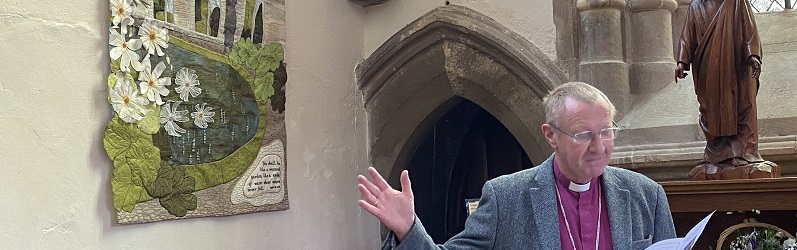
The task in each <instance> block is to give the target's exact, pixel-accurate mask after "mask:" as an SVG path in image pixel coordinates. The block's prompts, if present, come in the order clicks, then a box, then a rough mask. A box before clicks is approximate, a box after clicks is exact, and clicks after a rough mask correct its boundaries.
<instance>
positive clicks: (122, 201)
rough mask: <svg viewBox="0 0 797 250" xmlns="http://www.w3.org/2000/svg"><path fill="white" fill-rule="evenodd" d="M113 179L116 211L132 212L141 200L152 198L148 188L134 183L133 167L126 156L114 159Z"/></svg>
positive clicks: (112, 185)
mask: <svg viewBox="0 0 797 250" xmlns="http://www.w3.org/2000/svg"><path fill="white" fill-rule="evenodd" d="M114 166H116V167H115V168H114V170H113V179H112V180H111V188H112V189H113V207H114V209H116V211H122V210H124V211H126V212H131V211H133V208H134V207H135V205H136V204H138V203H139V202H143V201H147V200H150V199H151V198H150V197H149V195H147V191H146V189H144V187H142V186H140V185H136V184H135V183H133V179H135V178H134V177H133V169H132V168H131V167H130V165H129V164H128V163H127V158H126V157H124V156H121V157H117V158H116V159H114Z"/></svg>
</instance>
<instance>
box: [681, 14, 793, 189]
mask: <svg viewBox="0 0 797 250" xmlns="http://www.w3.org/2000/svg"><path fill="white" fill-rule="evenodd" d="M678 51H679V52H678V54H677V55H676V56H677V60H678V66H677V67H676V69H675V77H676V81H677V80H678V78H684V77H686V75H687V74H686V73H684V71H689V70H690V66H691V71H692V73H694V75H693V77H692V78H693V80H694V84H695V94H696V95H697V100H698V102H699V103H700V122H699V123H700V128H701V129H702V130H703V133H704V134H705V136H706V148H705V152H704V154H703V161H702V162H701V163H700V164H699V165H698V166H697V167H695V168H694V169H693V170H692V171H691V172H690V173H689V177H690V179H692V180H706V179H746V178H766V177H780V167H779V166H778V165H776V164H775V163H772V162H769V161H764V159H762V158H761V155H759V154H758V123H757V116H756V95H757V93H758V86H759V82H758V77H759V75H760V73H761V58H762V52H761V43H760V41H759V39H758V31H757V29H756V24H755V18H754V17H753V12H752V8H751V7H750V3H749V2H748V1H747V0H693V1H692V4H691V5H690V6H689V8H688V10H687V16H686V22H685V24H684V29H683V31H682V32H681V39H680V43H679V45H678Z"/></svg>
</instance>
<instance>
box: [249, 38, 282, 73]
mask: <svg viewBox="0 0 797 250" xmlns="http://www.w3.org/2000/svg"><path fill="white" fill-rule="evenodd" d="M257 57H258V63H259V64H258V65H257V69H258V70H263V71H266V70H267V71H272V72H273V71H274V70H277V68H278V67H279V66H280V62H282V59H283V58H284V57H285V50H283V49H282V45H281V44H279V43H271V44H269V45H266V46H263V47H262V48H260V50H259V51H258V53H257ZM252 66H254V65H252Z"/></svg>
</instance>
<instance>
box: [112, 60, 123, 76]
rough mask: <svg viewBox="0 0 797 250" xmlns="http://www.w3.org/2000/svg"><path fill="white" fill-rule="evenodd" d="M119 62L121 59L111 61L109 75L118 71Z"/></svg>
mask: <svg viewBox="0 0 797 250" xmlns="http://www.w3.org/2000/svg"><path fill="white" fill-rule="evenodd" d="M121 61H122V58H121V57H120V58H118V59H116V60H113V61H111V75H113V74H115V73H116V71H119V64H121Z"/></svg>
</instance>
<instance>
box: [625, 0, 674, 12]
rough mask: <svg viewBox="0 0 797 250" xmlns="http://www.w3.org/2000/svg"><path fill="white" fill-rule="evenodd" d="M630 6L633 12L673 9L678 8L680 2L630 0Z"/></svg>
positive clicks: (670, 0) (668, 0)
mask: <svg viewBox="0 0 797 250" xmlns="http://www.w3.org/2000/svg"><path fill="white" fill-rule="evenodd" d="M628 8H629V9H630V10H631V12H642V11H651V10H668V11H673V10H675V9H676V8H678V2H676V1H675V0H631V1H628Z"/></svg>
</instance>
